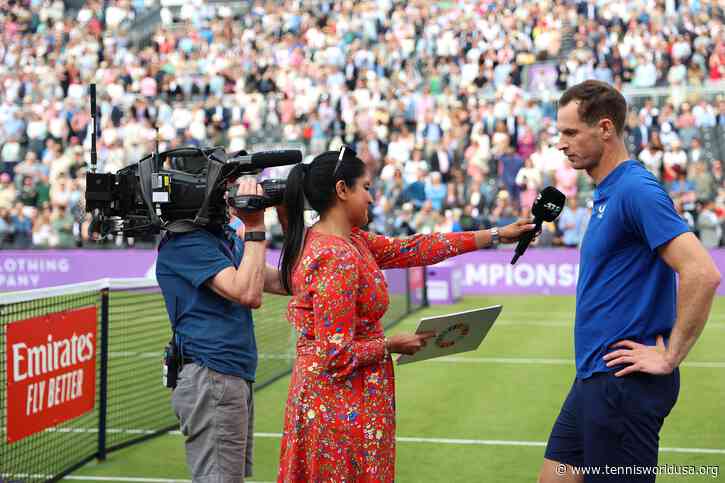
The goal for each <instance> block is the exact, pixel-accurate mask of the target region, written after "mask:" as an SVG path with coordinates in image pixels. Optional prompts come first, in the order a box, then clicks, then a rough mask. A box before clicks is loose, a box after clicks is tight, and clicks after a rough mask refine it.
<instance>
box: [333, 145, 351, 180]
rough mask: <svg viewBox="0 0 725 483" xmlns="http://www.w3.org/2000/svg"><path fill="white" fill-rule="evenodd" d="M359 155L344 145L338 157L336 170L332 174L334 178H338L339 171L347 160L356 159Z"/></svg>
mask: <svg viewBox="0 0 725 483" xmlns="http://www.w3.org/2000/svg"><path fill="white" fill-rule="evenodd" d="M355 158H357V153H356V152H355V150H354V149H352V148H351V147H350V146H346V145H344V144H343V145H342V147H341V148H340V154H339V155H338V156H337V164H335V170H334V171H333V172H332V177H333V178H334V177H335V176H337V170H338V169H340V165H342V162H343V161H344V160H345V159H355Z"/></svg>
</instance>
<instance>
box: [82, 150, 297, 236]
mask: <svg viewBox="0 0 725 483" xmlns="http://www.w3.org/2000/svg"><path fill="white" fill-rule="evenodd" d="M301 160H302V153H301V152H300V151H297V150H280V151H267V152H262V153H255V154H251V155H248V154H247V153H246V152H244V151H240V152H238V153H234V154H233V155H231V156H230V155H228V154H227V153H226V151H225V150H224V149H223V148H219V147H214V148H196V147H182V148H177V149H172V150H169V151H165V152H161V153H154V154H150V155H148V156H146V157H144V158H142V159H141V160H140V161H139V162H138V163H135V164H133V165H130V166H128V167H126V168H123V169H121V170H119V171H118V172H117V173H115V174H113V173H88V174H87V178H86V211H89V212H92V213H93V215H94V216H93V221H92V222H91V231H94V232H100V233H101V235H105V234H108V233H114V234H115V233H123V234H124V235H126V236H138V235H145V234H156V233H159V232H160V231H161V230H170V231H178V232H183V231H190V230H192V229H196V228H199V227H204V226H208V225H216V226H222V225H224V224H226V223H228V221H229V214H228V209H227V206H234V207H236V208H238V209H243V210H250V211H254V210H260V209H264V208H267V207H270V206H275V205H278V204H280V203H281V202H282V200H283V198H284V190H285V187H286V182H285V180H279V179H274V180H266V181H264V182H262V187H263V189H264V195H263V196H231V194H229V193H228V192H227V185H228V183H230V182H232V181H234V180H235V179H236V178H238V177H239V176H242V175H245V174H257V173H259V172H261V171H262V170H263V169H264V168H267V167H271V166H284V165H289V164H296V163H298V162H300V161H301Z"/></svg>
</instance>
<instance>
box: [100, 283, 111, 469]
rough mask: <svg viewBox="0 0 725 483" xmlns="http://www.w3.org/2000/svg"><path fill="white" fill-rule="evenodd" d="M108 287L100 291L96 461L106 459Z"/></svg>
mask: <svg viewBox="0 0 725 483" xmlns="http://www.w3.org/2000/svg"><path fill="white" fill-rule="evenodd" d="M108 299H109V289H108V287H106V288H103V289H101V349H100V356H101V358H100V365H101V367H100V378H101V380H100V384H99V394H98V460H99V461H104V460H105V459H106V419H107V415H108V414H107V413H108Z"/></svg>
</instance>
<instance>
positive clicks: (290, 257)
mask: <svg viewBox="0 0 725 483" xmlns="http://www.w3.org/2000/svg"><path fill="white" fill-rule="evenodd" d="M308 169H309V167H308V166H305V165H304V164H301V163H300V164H298V165H297V166H295V167H294V168H292V170H291V171H290V173H289V176H287V188H286V189H285V192H284V205H285V208H286V209H287V230H286V232H285V235H284V244H283V245H282V256H281V258H280V262H279V275H280V277H281V278H282V286H283V287H284V289H285V290H286V291H287V293H290V294H291V293H292V270H293V269H294V265H295V262H296V261H297V257H298V255H299V253H300V251H301V250H302V241H303V240H304V236H305V181H307V180H306V179H305V178H306V176H305V171H307V170H308Z"/></svg>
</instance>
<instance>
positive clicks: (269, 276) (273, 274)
mask: <svg viewBox="0 0 725 483" xmlns="http://www.w3.org/2000/svg"><path fill="white" fill-rule="evenodd" d="M275 208H276V209H277V220H279V224H280V225H281V226H282V233H286V232H287V209H286V208H285V207H284V205H278V206H276V207H275ZM264 291H265V292H267V293H273V294H277V295H291V294H290V293H289V292H287V291H286V290H285V289H284V286H283V285H282V280H281V279H280V276H279V270H277V269H276V268H275V267H273V266H271V265H267V268H266V269H265V271H264Z"/></svg>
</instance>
